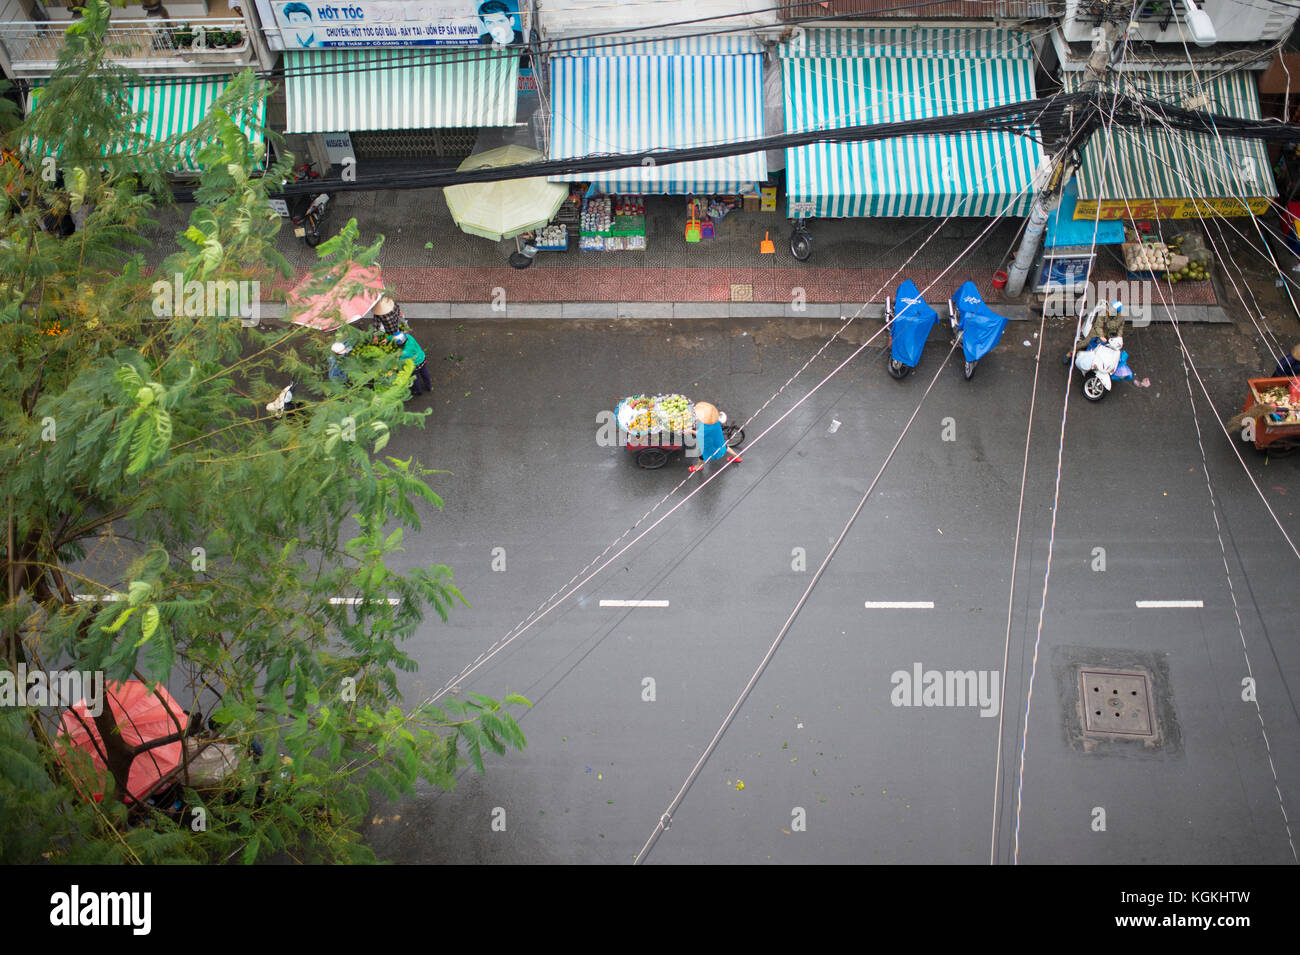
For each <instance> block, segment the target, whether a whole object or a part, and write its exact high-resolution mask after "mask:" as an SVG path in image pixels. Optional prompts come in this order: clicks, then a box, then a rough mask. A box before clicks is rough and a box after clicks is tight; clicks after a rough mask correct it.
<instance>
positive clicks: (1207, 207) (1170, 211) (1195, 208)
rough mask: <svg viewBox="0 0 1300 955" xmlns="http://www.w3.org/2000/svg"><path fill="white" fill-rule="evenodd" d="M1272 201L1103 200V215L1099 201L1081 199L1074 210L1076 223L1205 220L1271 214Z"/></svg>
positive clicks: (1257, 198)
mask: <svg viewBox="0 0 1300 955" xmlns="http://www.w3.org/2000/svg"><path fill="white" fill-rule="evenodd" d="M1268 206H1269V200H1268V199H1266V198H1263V197H1260V196H1254V197H1252V198H1250V199H1247V200H1246V201H1245V202H1244V203H1243V202H1242V201H1241V200H1240V199H1129V200H1128V201H1127V202H1125V201H1124V200H1123V199H1103V200H1102V201H1101V214H1100V215H1098V212H1097V200H1095V199H1088V200H1085V199H1080V200H1079V203H1078V205H1076V206H1075V207H1074V218H1076V219H1099V218H1100V219H1197V218H1200V217H1201V216H1246V215H1250V214H1251V213H1254V214H1255V215H1263V214H1264V213H1266V212H1268Z"/></svg>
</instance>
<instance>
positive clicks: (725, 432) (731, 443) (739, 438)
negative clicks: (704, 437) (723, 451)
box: [722, 424, 745, 448]
mask: <svg viewBox="0 0 1300 955" xmlns="http://www.w3.org/2000/svg"><path fill="white" fill-rule="evenodd" d="M722 436H723V437H724V438H725V439H726V441H727V447H729V448H738V447H740V446H741V445H742V444H744V443H745V429H744V428H742V427H740V426H739V425H734V424H724V425H723V426H722Z"/></svg>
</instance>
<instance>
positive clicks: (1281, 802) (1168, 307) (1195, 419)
mask: <svg viewBox="0 0 1300 955" xmlns="http://www.w3.org/2000/svg"><path fill="white" fill-rule="evenodd" d="M1116 175H1118V172H1117V173H1116ZM1124 204H1125V207H1126V209H1127V208H1128V200H1127V199H1124ZM1129 211H1130V212H1131V210H1129ZM1198 214H1199V212H1198ZM1202 224H1204V219H1202ZM1156 225H1157V229H1162V227H1161V224H1160V220H1159V219H1157V220H1156ZM1157 234H1158V235H1159V237H1160V239H1161V241H1163V234H1162V232H1158V233H1157ZM1207 236H1208V229H1207ZM1210 241H1211V243H1213V237H1210ZM1216 254H1217V250H1216ZM1220 258H1221V260H1222V257H1220ZM1165 281H1166V283H1167V284H1168V286H1169V299H1168V300H1167V301H1166V299H1165V289H1164V287H1163V286H1162V285H1161V283H1160V282H1155V283H1154V285H1155V288H1156V289H1157V290H1158V291H1159V293H1160V301H1161V305H1163V306H1164V308H1165V311H1166V313H1167V314H1168V315H1169V317H1170V320H1171V322H1172V324H1173V329H1174V334H1175V335H1176V336H1177V337H1178V344H1179V348H1180V349H1181V356H1182V359H1183V377H1184V380H1185V382H1186V385H1187V398H1188V402H1189V403H1190V405H1191V410H1192V423H1193V425H1194V426H1195V429H1196V441H1197V445H1198V447H1199V448H1200V451H1201V464H1202V469H1203V472H1204V474H1205V484H1206V491H1207V493H1208V494H1209V497H1210V513H1211V515H1212V516H1213V517H1214V526H1215V534H1216V538H1217V540H1218V542H1219V553H1220V557H1221V558H1222V561H1223V571H1224V575H1225V578H1226V581H1227V585H1228V593H1229V595H1230V597H1231V599H1232V608H1233V614H1234V616H1235V618H1236V621H1237V632H1238V636H1239V637H1240V639H1241V650H1242V654H1243V656H1244V658H1245V662H1246V672H1247V675H1248V676H1249V677H1250V678H1251V680H1254V669H1253V667H1252V666H1251V662H1250V653H1249V650H1248V649H1247V646H1246V630H1245V626H1244V624H1243V623H1242V619H1241V610H1240V606H1239V604H1238V601H1237V591H1236V587H1235V586H1234V584H1233V582H1232V571H1231V568H1230V565H1229V563H1228V551H1227V546H1226V545H1225V544H1224V541H1223V527H1222V524H1221V522H1220V520H1219V508H1218V504H1217V501H1216V499H1215V495H1214V485H1213V482H1212V480H1211V477H1210V466H1209V457H1208V455H1207V453H1206V450H1205V442H1204V441H1203V440H1202V435H1201V424H1200V417H1199V415H1198V414H1197V412H1196V398H1195V393H1194V391H1193V389H1192V382H1191V377H1190V374H1189V370H1190V372H1191V373H1192V374H1195V375H1196V380H1197V382H1198V383H1199V384H1200V386H1201V391H1202V393H1203V394H1204V396H1205V401H1206V403H1207V404H1208V405H1209V407H1210V408H1211V409H1213V408H1214V402H1213V401H1212V400H1211V398H1210V392H1209V389H1208V388H1206V386H1205V382H1204V380H1203V379H1202V378H1201V374H1200V371H1199V370H1198V369H1197V368H1196V365H1195V362H1194V361H1193V360H1192V354H1191V349H1190V348H1188V347H1187V342H1186V341H1185V340H1184V339H1183V334H1182V329H1181V328H1180V327H1179V326H1180V323H1179V321H1178V309H1177V305H1176V303H1174V301H1173V284H1172V282H1171V281H1170V280H1169V278H1168V276H1166V280H1165ZM1242 304H1243V305H1244V304H1245V303H1244V300H1243V303H1242ZM1216 420H1218V419H1217V416H1216ZM1219 427H1220V430H1222V431H1223V434H1224V436H1225V437H1226V438H1227V440H1228V443H1229V446H1230V447H1231V448H1232V451H1233V454H1234V455H1236V457H1237V460H1238V461H1239V462H1240V463H1241V466H1242V470H1243V471H1244V472H1245V474H1246V476H1247V478H1248V479H1249V480H1250V482H1251V484H1252V485H1254V487H1255V491H1256V493H1257V494H1258V495H1259V497H1260V500H1261V501H1263V502H1264V506H1265V507H1266V508H1267V509H1268V512H1269V514H1270V515H1272V517H1273V520H1274V522H1275V523H1277V526H1278V529H1279V530H1280V531H1281V532H1282V536H1283V538H1285V539H1286V542H1287V543H1288V544H1289V545H1290V546H1291V550H1292V552H1293V553H1294V554H1295V555H1296V558H1297V559H1300V550H1297V549H1296V545H1295V542H1294V541H1292V540H1291V537H1290V535H1289V534H1287V532H1286V529H1285V528H1284V527H1283V526H1282V523H1281V521H1280V520H1278V517H1277V515H1276V514H1275V513H1274V511H1273V508H1272V505H1270V504H1269V503H1268V499H1267V498H1265V497H1264V494H1263V491H1262V490H1261V489H1260V487H1259V485H1258V483H1256V481H1255V477H1254V475H1252V474H1251V473H1250V470H1249V468H1247V467H1246V462H1245V460H1244V459H1243V458H1242V457H1241V452H1240V450H1239V449H1238V447H1237V442H1236V440H1234V438H1233V436H1232V435H1231V434H1229V432H1228V429H1227V428H1226V427H1225V426H1224V425H1223V423H1222V422H1219ZM1243 572H1244V569H1243ZM1254 703H1255V715H1256V718H1257V719H1258V720H1259V731H1260V737H1261V738H1262V739H1263V742H1264V752H1265V756H1266V757H1267V759H1268V766H1269V771H1270V772H1271V773H1272V776H1273V790H1274V792H1275V793H1276V795H1277V800H1278V809H1279V811H1280V812H1281V815H1282V823H1283V827H1284V828H1285V830H1286V837H1287V846H1288V847H1289V848H1290V850H1291V857H1292V859H1293V860H1295V861H1298V862H1300V855H1297V852H1296V845H1295V838H1294V836H1293V835H1292V832H1291V820H1290V817H1289V816H1288V815H1287V811H1286V799H1285V797H1284V796H1283V795H1282V788H1281V782H1280V780H1279V778H1278V773H1277V766H1276V764H1275V763H1274V761H1273V748H1272V745H1271V744H1270V743H1269V738H1268V730H1267V727H1266V726H1265V724H1264V714H1263V709H1262V708H1261V706H1260V703H1259V699H1258V694H1256V696H1255V699H1254Z"/></svg>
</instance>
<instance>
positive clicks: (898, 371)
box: [889, 358, 912, 381]
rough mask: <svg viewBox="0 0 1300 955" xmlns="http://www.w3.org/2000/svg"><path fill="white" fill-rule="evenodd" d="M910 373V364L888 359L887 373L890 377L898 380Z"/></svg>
mask: <svg viewBox="0 0 1300 955" xmlns="http://www.w3.org/2000/svg"><path fill="white" fill-rule="evenodd" d="M911 373H912V369H911V367H910V366H908V365H904V364H903V363H902V362H901V361H894V359H892V358H891V359H889V374H890V375H891V376H892V377H894V378H897V379H898V380H899V381H902V380H903V379H904V378H906V377H907V376H908V375H910V374H911Z"/></svg>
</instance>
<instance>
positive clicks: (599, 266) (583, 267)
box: [147, 189, 1215, 306]
mask: <svg viewBox="0 0 1300 955" xmlns="http://www.w3.org/2000/svg"><path fill="white" fill-rule="evenodd" d="M190 209H191V207H188V206H184V207H180V208H178V209H175V210H159V225H158V227H157V228H156V229H154V230H151V233H150V235H149V236H148V237H149V238H152V239H155V240H156V241H157V242H158V246H157V249H156V250H155V251H153V252H151V253H150V254H149V255H148V256H147V258H148V259H149V261H150V262H151V263H153V262H154V261H155V260H156V261H161V258H162V256H163V255H164V254H166V252H168V251H170V250H171V249H172V248H174V236H175V235H176V233H177V232H180V231H183V229H184V225H185V220H186V218H187V217H188V215H189V213H190ZM684 213H685V200H684V199H675V198H652V199H648V200H647V202H646V221H647V235H648V238H647V248H646V249H645V250H642V251H636V252H580V251H578V250H577V249H576V248H572V249H571V250H570V251H568V252H563V253H547V252H543V253H540V254H539V255H538V257H537V259H536V261H535V262H534V264H533V265H532V267H531V268H528V269H524V270H517V269H512V268H510V266H509V265H507V264H506V259H507V257H508V255H509V253H510V252H511V251H513V250H514V247H515V246H514V242H513V241H507V242H500V243H496V242H491V241H488V240H486V239H482V238H478V237H476V236H470V235H466V234H465V233H464V232H462V231H461V230H460V229H459V228H458V227H457V226H456V225H455V223H454V222H453V221H452V218H451V214H450V212H449V211H448V209H447V204H446V201H445V200H444V198H443V195H442V190H441V189H421V190H410V191H407V192H401V193H397V192H389V193H367V192H357V193H339V194H336V195H335V196H334V198H333V201H332V202H331V205H330V209H329V212H328V215H327V217H326V221H325V227H326V230H327V231H328V232H331V233H333V232H335V231H337V230H338V229H340V228H341V227H342V226H343V225H344V223H346V222H347V220H348V219H350V218H355V219H356V220H357V226H358V228H359V230H360V235H361V241H362V242H363V243H369V242H371V241H373V240H374V238H375V237H376V236H377V235H383V236H384V237H385V241H384V246H383V249H382V251H381V253H380V258H379V262H380V265H381V266H382V267H383V271H384V278H385V280H386V282H387V283H388V284H389V286H390V288H392V289H393V291H394V292H395V293H396V295H397V298H398V300H399V301H401V302H403V303H440V304H445V303H458V304H470V305H474V304H479V305H485V306H486V305H489V304H491V303H492V301H493V299H494V290H496V289H502V290H504V292H503V294H504V298H505V301H507V302H510V303H512V304H515V305H520V304H525V303H546V304H548V305H549V304H553V303H562V302H575V303H584V302H590V303H601V302H627V303H635V302H654V303H664V302H687V303H722V302H728V303H743V302H748V301H752V302H755V303H769V304H785V305H789V304H791V303H792V302H794V301H796V297H797V293H796V291H795V290H796V289H803V293H802V294H803V300H804V301H805V302H807V303H810V304H814V303H852V302H868V301H871V302H880V301H883V299H884V297H885V295H886V294H889V295H892V294H893V292H894V290H895V289H896V288H897V285H898V282H899V281H901V280H902V279H906V278H910V279H911V280H912V281H914V282H916V284H917V285H918V286H919V287H920V288H922V289H923V290H925V289H926V287H927V286H928V285H929V284H930V283H931V282H934V281H935V280H936V279H937V278H938V276H939V275H940V274H941V273H943V271H944V269H945V268H947V267H949V266H950V265H951V264H952V263H954V262H958V263H959V265H958V267H956V268H954V269H952V271H951V272H949V273H947V274H946V275H945V276H944V277H943V278H942V279H939V280H938V282H937V284H936V285H935V286H934V288H932V289H929V290H928V291H925V295H926V298H927V299H928V300H929V301H930V302H931V303H935V304H938V303H941V302H942V301H943V300H944V299H945V298H946V297H947V296H949V295H951V294H952V292H953V291H955V290H956V289H957V287H958V286H959V285H960V284H961V283H962V282H964V281H966V280H967V279H972V280H974V281H975V283H976V285H977V286H978V288H979V289H980V291H981V293H982V294H983V295H984V296H985V298H986V299H987V300H988V301H989V302H990V303H994V304H996V303H998V302H1001V301H1004V300H1003V298H1002V296H1001V294H1000V293H998V292H996V291H995V290H994V289H993V287H992V274H993V271H994V270H995V269H997V268H998V267H999V266H1000V265H1002V263H1003V262H1005V260H1006V258H1007V255H1008V254H1009V252H1010V250H1011V247H1012V245H1013V244H1014V242H1015V241H1016V239H1017V235H1018V232H1019V229H1020V225H1021V223H1020V220H1011V219H1008V220H1004V221H999V222H997V223H993V224H990V222H989V220H987V219H952V220H949V221H948V222H946V223H944V224H943V226H942V228H941V229H940V230H939V232H938V234H935V235H932V234H931V233H933V232H934V228H935V226H936V225H938V223H937V222H936V221H934V220H925V219H842V220H819V221H816V222H814V223H813V224H812V234H813V238H814V250H813V256H812V258H811V259H810V260H808V261H807V262H803V263H801V262H798V261H796V260H795V259H794V257H793V256H792V255H791V254H790V249H789V244H788V243H789V235H790V223H789V222H788V221H787V220H786V219H785V218H784V217H782V216H781V215H779V214H775V213H767V214H765V213H757V212H745V211H737V212H734V213H732V214H731V215H728V216H727V217H726V218H725V219H723V220H722V221H721V222H719V223H718V226H717V234H716V236H714V237H713V238H710V239H706V240H704V241H702V242H699V243H692V244H688V243H687V242H686V241H685V239H684V237H683V235H682V222H683V221H684ZM765 232H770V233H771V237H772V241H773V242H774V244H775V245H776V252H775V254H773V255H763V254H761V253H760V251H759V242H760V240H761V239H762V238H763V235H764V233H765ZM426 242H431V243H432V248H431V249H426V248H425V244H426ZM574 245H575V246H576V242H575V243H574ZM277 248H278V249H279V251H280V252H281V253H283V254H284V255H285V257H286V258H287V259H288V261H289V262H290V264H291V265H293V266H294V268H295V269H296V271H297V274H298V278H299V279H300V278H302V277H303V276H305V275H306V274H307V270H308V268H310V267H311V266H312V265H313V264H314V263H315V262H316V258H317V257H316V253H315V250H313V249H310V248H308V247H307V246H306V245H305V244H303V243H302V242H301V241H300V240H298V239H296V238H294V236H293V231H292V229H291V228H289V227H288V226H287V225H286V227H285V228H284V229H282V230H281V232H280V234H279V236H278V239H277ZM1110 256H1111V253H1110V252H1109V251H1108V250H1099V255H1098V262H1099V265H1098V268H1097V269H1096V272H1095V274H1094V278H1095V279H1096V280H1109V281H1118V280H1122V279H1123V278H1124V274H1123V271H1122V270H1121V269H1119V268H1118V267H1117V266H1112V265H1111V264H1110V263H1111V258H1110ZM904 263H908V265H907V267H906V269H905V270H904V271H902V272H901V273H900V274H899V275H898V276H897V277H895V271H896V270H897V269H899V268H901V267H903V265H904ZM290 284H291V283H288V282H284V281H276V282H275V283H274V285H273V286H272V290H271V295H272V297H273V298H275V297H276V293H277V292H279V293H283V291H284V290H286V289H287V288H288V287H289V286H290ZM495 295H496V298H497V299H498V300H499V299H500V298H501V295H502V293H495ZM1175 300H1176V301H1177V302H1178V303H1179V304H1186V305H1192V304H1198V305H1211V304H1214V303H1215V297H1214V292H1213V287H1212V285H1211V283H1209V282H1200V283H1186V284H1183V285H1179V286H1177V287H1176V289H1175Z"/></svg>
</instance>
